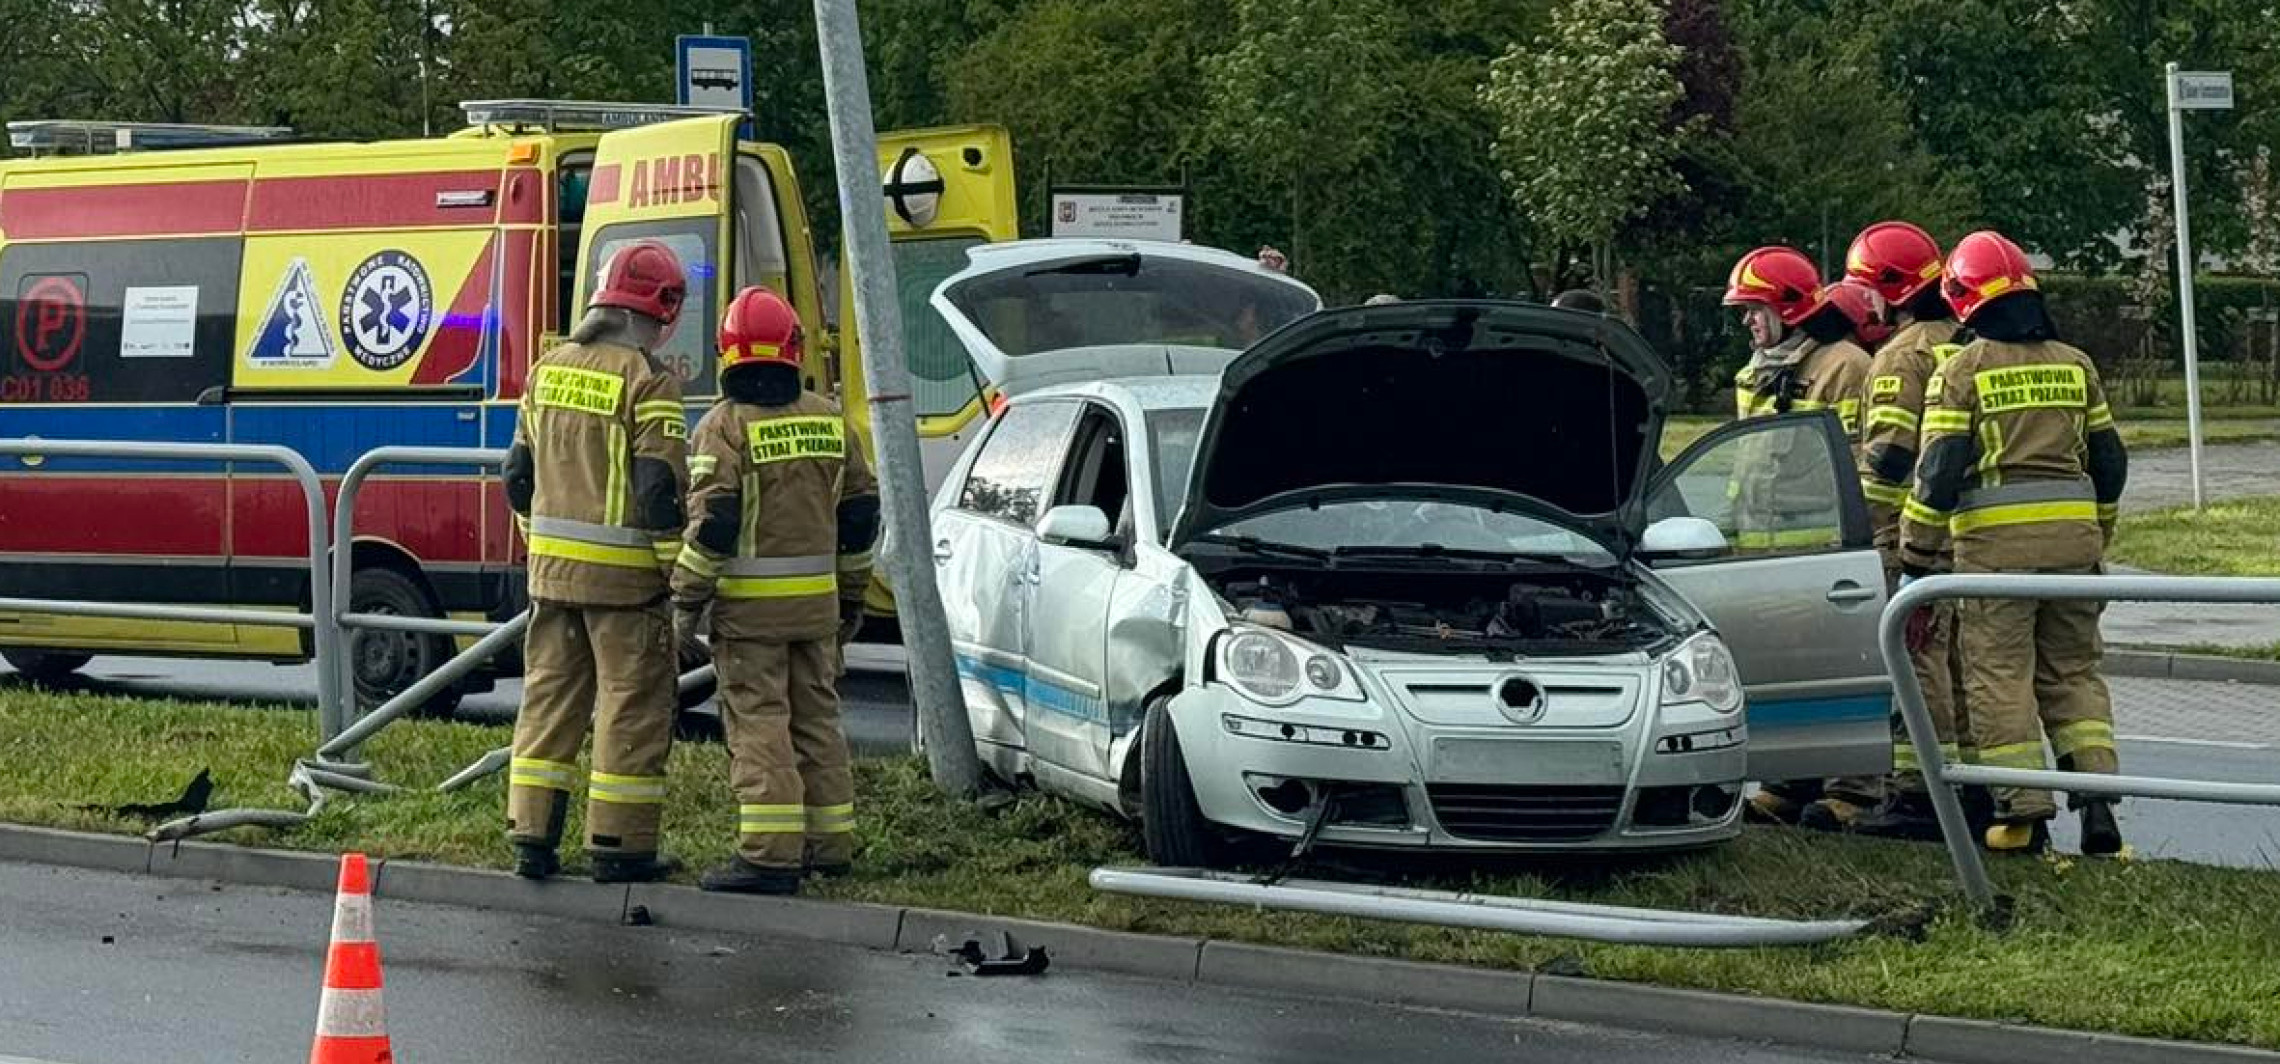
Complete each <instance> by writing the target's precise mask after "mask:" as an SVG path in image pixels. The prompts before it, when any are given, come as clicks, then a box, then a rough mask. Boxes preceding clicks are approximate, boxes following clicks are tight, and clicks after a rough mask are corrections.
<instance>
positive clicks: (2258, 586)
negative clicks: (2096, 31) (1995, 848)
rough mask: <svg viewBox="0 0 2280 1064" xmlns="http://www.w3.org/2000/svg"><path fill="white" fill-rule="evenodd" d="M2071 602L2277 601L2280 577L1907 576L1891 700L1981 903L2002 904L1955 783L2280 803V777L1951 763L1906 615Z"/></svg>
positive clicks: (1895, 605)
mask: <svg viewBox="0 0 2280 1064" xmlns="http://www.w3.org/2000/svg"><path fill="white" fill-rule="evenodd" d="M1962 598H1997V599H2072V600H2081V601H2092V602H2115V601H2125V602H2229V603H2247V604H2252V605H2274V606H2280V579H2258V578H2250V577H2183V576H2141V575H2127V576H2120V575H2116V576H2030V575H2021V574H2010V573H1986V574H1970V575H1956V576H1934V577H1927V578H1925V579H1923V580H1918V581H1915V582H1912V583H1910V584H1909V585H1908V586H1907V587H1905V588H1902V589H1901V590H1900V593H1899V594H1897V595H1894V596H1893V597H1892V602H1891V604H1890V605H1888V606H1887V607H1885V612H1884V620H1883V622H1882V625H1881V627H1880V628H1879V630H1878V633H1877V639H1878V642H1879V644H1880V646H1881V648H1882V649H1883V651H1884V666H1885V668H1886V669H1887V670H1889V671H1890V672H1891V674H1892V699H1893V703H1894V704H1895V705H1897V706H1898V707H1899V710H1900V716H1901V719H1902V720H1903V721H1904V722H1905V723H1906V725H1907V728H1908V742H1909V745H1911V746H1913V747H1915V749H1916V759H1917V761H1918V762H1919V763H1921V764H1922V765H1923V771H1924V782H1925V784H1926V785H1927V787H1928V789H1929V790H1930V791H1931V797H1932V807H1933V809H1934V810H1935V811H1936V812H1937V813H1938V815H1939V821H1940V834H1941V836H1942V837H1943V838H1944V839H1945V840H1946V842H1947V848H1948V856H1949V858H1950V859H1951V860H1952V861H1953V862H1954V863H1955V874H1956V878H1957V880H1959V881H1960V882H1961V883H1962V885H1963V891H1964V894H1965V895H1967V896H1969V897H1970V899H1971V900H1972V901H1973V902H1975V903H1977V904H1979V905H1981V906H1988V905H1992V904H1993V903H1994V901H1995V886H1994V883H1993V882H1992V881H1990V880H1989V879H1988V878H1987V865H1986V862H1985V861H1983V860H1981V858H1980V854H1979V839H1978V838H1977V837H1975V836H1974V834H1973V833H1972V830H1971V827H1970V825H1969V824H1967V823H1965V820H1964V815H1963V804H1962V802H1961V801H1960V800H1959V799H1958V798H1957V796H1956V791H1955V787H1956V786H1958V785H1968V784H1979V785H1981V786H1991V787H2032V788H2036V789H2041V790H2051V791H2067V792H2070V793H2073V794H2095V795H2106V796H2111V797H2117V798H2120V797H2138V798H2174V799H2178V800H2180V801H2189V802H2224V803H2230V804H2235V805H2280V784H2260V783H2219V782H2214V781H2209V780H2190V779H2176V778H2170V777H2151V776H2100V775H2089V774H2085V773H2079V772H2051V771H2037V770H2032V769H2015V768H1995V767H1992V766H1987V765H1951V764H1948V763H1947V759H1946V757H1945V756H1944V755H1943V754H1942V753H1941V752H1940V740H1939V736H1938V735H1937V734H1935V733H1934V731H1933V729H1932V717H1931V712H1930V711H1929V710H1927V709H1926V708H1924V689H1923V685H1922V684H1920V683H1919V682H1917V680H1916V670H1915V669H1914V668H1913V667H1912V666H1910V665H1909V661H1908V634H1907V628H1908V616H1909V615H1910V614H1912V613H1914V612H1915V611H1916V609H1917V608H1918V607H1920V606H1926V605H1929V604H1931V603H1933V602H1936V601H1940V600H1943V599H1962Z"/></svg>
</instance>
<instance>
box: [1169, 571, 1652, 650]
mask: <svg viewBox="0 0 2280 1064" xmlns="http://www.w3.org/2000/svg"><path fill="white" fill-rule="evenodd" d="M1210 582H1211V583H1212V585H1213V587H1214V588H1215V589H1216V590H1217V591H1218V592H1219V594H1220V597H1221V598H1222V599H1224V600H1226V601H1227V603H1228V605H1229V606H1230V609H1229V611H1228V616H1229V617H1231V618H1236V619H1240V620H1243V621H1246V622H1249V623H1252V624H1257V625H1260V626H1262V627H1268V628H1276V629H1280V630H1282V631H1286V632H1290V633H1291V634H1293V635H1297V636H1301V637H1303V638H1306V639H1309V640H1312V641H1314V642H1317V643H1321V644H1323V645H1324V646H1327V647H1330V648H1333V649H1344V648H1345V647H1348V646H1361V647H1370V648H1375V649H1380V650H1392V651H1403V652H1410V653H1428V654H1430V653H1471V654H1486V655H1488V656H1490V657H1491V658H1505V657H1511V656H1522V655H1548V654H1561V655H1567V654H1613V653H1622V652H1626V651H1633V650H1644V649H1648V648H1651V647H1653V646H1655V645H1657V644H1659V643H1662V642H1664V641H1666V640H1669V639H1671V638H1672V637H1673V635H1672V632H1671V630H1670V628H1669V627H1668V626H1667V625H1666V624H1665V623H1664V622H1663V621H1662V619H1661V618H1660V616H1659V615H1658V614H1657V613H1656V612H1655V611H1654V610H1653V609H1652V608H1651V607H1650V606H1648V605H1647V603H1646V601H1645V600H1644V599H1643V598H1642V597H1641V596H1640V595H1639V593H1638V591H1637V589H1636V587H1635V586H1634V585H1633V584H1632V583H1631V581H1630V580H1628V579H1626V578H1625V577H1624V576H1622V575H1620V574H1617V573H1606V574H1601V573H1586V572H1572V573H1570V572H1546V573H1543V574H1531V575H1527V576H1523V577H1515V576H1510V575H1504V574H1491V573H1484V572H1478V571H1464V572H1449V571H1447V570H1440V571H1419V570H1418V569H1416V568H1410V567H1400V568H1384V569H1380V568H1376V567H1371V568H1365V569H1350V568H1345V567H1340V568H1337V569H1321V568H1316V569H1311V570H1299V569H1295V568H1294V569H1289V570H1284V569H1280V568H1279V567H1276V568H1268V569H1266V570H1265V571H1262V569H1261V568H1258V567H1252V566H1244V567H1241V568H1238V569H1233V570H1229V571H1226V572H1223V573H1221V574H1219V575H1218V576H1216V577H1213V578H1211V580H1210Z"/></svg>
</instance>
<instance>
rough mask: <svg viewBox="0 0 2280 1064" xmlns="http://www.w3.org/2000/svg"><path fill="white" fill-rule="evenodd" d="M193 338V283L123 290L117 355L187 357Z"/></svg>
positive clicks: (195, 298) (195, 293) (195, 335)
mask: <svg viewBox="0 0 2280 1064" xmlns="http://www.w3.org/2000/svg"><path fill="white" fill-rule="evenodd" d="M197 338H198V286H197V285H170V286H167V287H163V288H129V289H127V292H126V298H125V299H123V300H121V301H120V305H119V356H120V357H121V358H189V357H190V351H191V347H192V345H193V344H194V343H195V341H196V340H197Z"/></svg>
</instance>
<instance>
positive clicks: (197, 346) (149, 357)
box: [0, 237, 268, 404]
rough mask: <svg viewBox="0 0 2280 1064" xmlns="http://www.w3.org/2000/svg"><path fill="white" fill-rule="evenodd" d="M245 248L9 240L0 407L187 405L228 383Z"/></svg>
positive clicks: (0, 308)
mask: <svg viewBox="0 0 2280 1064" xmlns="http://www.w3.org/2000/svg"><path fill="white" fill-rule="evenodd" d="M243 252H244V244H243V242H242V241H239V240H238V239H236V238H234V237H230V238H205V239H168V240H90V241H72V242H66V243H55V244H32V243H19V244H13V245H10V246H8V248H7V250H6V254H5V255H0V321H5V322H12V323H14V327H13V328H0V403H8V404H13V403H152V404H159V403H190V402H194V401H196V400H197V399H198V398H199V397H200V396H201V395H203V394H205V393H206V392H207V391H208V390H209V389H213V388H218V387H222V386H224V385H227V384H228V383H229V374H230V352H231V348H232V342H233V338H234V336H235V334H236V332H237V325H238V319H237V315H238V264H239V260H240V256H241V255H242V254H243ZM267 296H268V293H267V292H264V298H265V299H266V298H267ZM259 305H260V304H257V305H256V306H257V308H258V306H259Z"/></svg>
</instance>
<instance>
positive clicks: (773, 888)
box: [697, 857, 800, 896]
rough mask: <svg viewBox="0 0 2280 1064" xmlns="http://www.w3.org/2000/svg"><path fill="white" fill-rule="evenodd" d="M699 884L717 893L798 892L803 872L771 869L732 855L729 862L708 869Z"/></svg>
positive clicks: (781, 893) (776, 893)
mask: <svg viewBox="0 0 2280 1064" xmlns="http://www.w3.org/2000/svg"><path fill="white" fill-rule="evenodd" d="M697 886H699V887H702V888H704V889H705V890H708V891H712V892H713V893H716V894H773V895H778V896H782V895H789V894H797V893H799V892H800V871H799V869H796V868H768V867H764V866H762V865H756V864H753V863H752V862H750V861H747V860H745V859H744V858H742V857H732V858H729V861H728V863H727V864H724V865H722V866H720V867H719V868H715V869H713V870H711V871H709V872H706V873H705V874H704V878H702V879H699V880H697Z"/></svg>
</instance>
